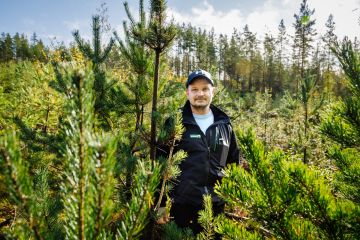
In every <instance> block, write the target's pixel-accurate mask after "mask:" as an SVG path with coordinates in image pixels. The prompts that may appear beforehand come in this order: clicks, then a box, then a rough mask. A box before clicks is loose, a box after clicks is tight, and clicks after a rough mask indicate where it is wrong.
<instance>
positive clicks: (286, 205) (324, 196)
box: [215, 132, 358, 239]
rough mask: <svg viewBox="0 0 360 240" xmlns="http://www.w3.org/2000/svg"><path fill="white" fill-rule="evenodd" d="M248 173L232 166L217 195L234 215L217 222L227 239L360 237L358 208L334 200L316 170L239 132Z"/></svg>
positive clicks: (221, 218) (227, 171)
mask: <svg viewBox="0 0 360 240" xmlns="http://www.w3.org/2000/svg"><path fill="white" fill-rule="evenodd" d="M238 136H239V142H240V145H241V148H242V150H243V153H244V155H245V158H246V159H247V160H248V162H249V171H247V170H245V169H243V168H241V167H239V166H235V165H232V166H231V167H229V168H227V169H226V170H225V177H224V179H223V180H222V183H221V184H219V185H217V186H216V191H217V193H218V194H219V195H220V196H221V197H222V198H223V199H224V200H225V201H226V202H227V203H228V205H229V206H230V208H231V209H234V210H235V214H228V216H227V217H225V216H222V217H219V218H218V219H215V230H216V232H218V233H220V234H222V235H223V237H224V238H225V239H262V238H277V239H343V238H348V237H349V238H351V237H354V236H356V234H357V233H356V232H355V231H354V229H353V227H352V223H354V221H356V219H357V218H356V215H355V214H354V213H355V212H357V211H358V208H357V207H356V206H355V205H354V204H353V203H351V202H349V201H346V200H343V199H341V198H337V197H335V196H334V195H333V194H332V192H331V188H330V187H329V185H328V183H327V181H326V180H325V179H324V177H323V176H321V174H320V172H319V171H318V170H316V169H311V168H309V167H307V166H306V165H305V164H303V163H302V162H301V161H295V162H293V161H291V160H290V159H289V156H286V155H285V154H284V153H283V152H282V151H280V150H274V151H271V152H267V151H265V150H264V146H263V145H262V144H261V143H260V142H259V141H257V140H255V137H254V134H253V133H247V134H244V133H242V132H238Z"/></svg>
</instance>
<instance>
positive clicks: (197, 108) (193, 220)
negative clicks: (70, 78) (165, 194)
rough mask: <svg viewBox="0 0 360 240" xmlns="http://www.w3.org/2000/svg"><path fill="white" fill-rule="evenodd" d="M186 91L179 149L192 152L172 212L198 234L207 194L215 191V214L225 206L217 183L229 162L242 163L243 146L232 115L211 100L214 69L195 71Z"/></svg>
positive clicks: (174, 194)
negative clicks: (241, 146)
mask: <svg viewBox="0 0 360 240" xmlns="http://www.w3.org/2000/svg"><path fill="white" fill-rule="evenodd" d="M186 95H187V99H188V100H187V102H186V103H185V106H184V107H183V109H182V119H183V125H184V128H185V132H184V133H183V136H182V139H181V141H180V142H179V143H178V144H177V146H176V149H175V151H176V150H179V149H182V150H184V151H185V152H187V154H188V156H187V158H186V159H184V160H183V161H182V162H181V164H180V169H181V174H180V176H179V177H178V178H177V180H176V183H175V186H174V189H173V191H172V192H171V196H172V199H173V204H172V208H171V211H170V216H172V217H173V218H174V220H175V222H176V224H177V225H178V226H180V227H182V228H185V227H190V228H191V229H192V230H193V232H194V233H195V234H197V233H198V232H200V231H201V230H202V229H201V226H200V224H199V223H198V222H197V219H198V217H199V215H198V211H199V210H201V209H202V208H203V206H202V204H203V195H204V194H210V195H211V197H212V202H213V211H214V214H215V215H217V214H219V213H221V212H223V210H224V202H223V201H222V200H221V199H220V198H219V197H218V196H217V195H216V194H215V193H214V186H215V183H216V182H217V181H218V180H221V178H222V177H223V174H222V169H224V167H225V166H226V165H227V164H230V163H239V149H238V146H237V143H236V140H235V134H234V133H233V130H232V127H231V124H230V119H229V117H228V116H227V115H226V114H225V113H224V112H222V111H221V110H220V109H218V108H217V107H215V106H213V105H212V104H211V102H212V99H213V96H214V82H213V80H212V78H211V75H210V73H208V72H207V71H204V70H197V71H194V72H192V73H191V74H190V75H189V77H188V79H187V81H186Z"/></svg>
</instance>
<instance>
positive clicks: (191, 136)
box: [190, 134, 201, 138]
mask: <svg viewBox="0 0 360 240" xmlns="http://www.w3.org/2000/svg"><path fill="white" fill-rule="evenodd" d="M190 138H201V135H200V134H190Z"/></svg>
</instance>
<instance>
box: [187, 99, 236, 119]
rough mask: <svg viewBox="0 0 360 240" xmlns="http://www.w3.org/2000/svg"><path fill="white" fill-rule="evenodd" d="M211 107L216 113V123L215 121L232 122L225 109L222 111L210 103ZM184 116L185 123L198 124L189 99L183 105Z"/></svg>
mask: <svg viewBox="0 0 360 240" xmlns="http://www.w3.org/2000/svg"><path fill="white" fill-rule="evenodd" d="M210 109H211V111H212V113H213V114H214V123H215V122H224V123H230V119H229V117H228V116H227V115H226V114H225V113H224V112H223V111H221V110H220V109H219V108H217V107H215V106H214V105H212V104H210ZM182 117H183V122H184V123H189V124H197V123H196V121H195V118H194V116H193V114H192V111H191V107H190V102H189V100H187V101H186V103H185V105H184V107H183V112H182Z"/></svg>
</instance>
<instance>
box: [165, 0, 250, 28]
mask: <svg viewBox="0 0 360 240" xmlns="http://www.w3.org/2000/svg"><path fill="white" fill-rule="evenodd" d="M202 5H203V7H201V8H197V7H194V8H192V9H191V10H190V12H189V13H180V12H177V11H176V10H175V9H171V8H170V9H169V16H170V17H171V16H172V17H173V18H174V20H175V21H176V22H178V23H183V22H185V23H191V24H192V25H193V26H197V27H201V28H203V29H207V30H211V28H212V27H214V30H215V32H217V33H225V34H231V33H232V32H233V29H234V28H237V29H239V28H240V26H241V24H242V23H243V22H244V18H243V15H242V13H241V12H240V10H239V9H233V10H230V11H228V12H222V11H216V10H215V9H214V7H213V6H212V5H210V4H209V3H208V2H207V1H203V3H202Z"/></svg>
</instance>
